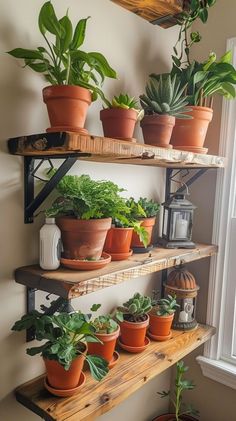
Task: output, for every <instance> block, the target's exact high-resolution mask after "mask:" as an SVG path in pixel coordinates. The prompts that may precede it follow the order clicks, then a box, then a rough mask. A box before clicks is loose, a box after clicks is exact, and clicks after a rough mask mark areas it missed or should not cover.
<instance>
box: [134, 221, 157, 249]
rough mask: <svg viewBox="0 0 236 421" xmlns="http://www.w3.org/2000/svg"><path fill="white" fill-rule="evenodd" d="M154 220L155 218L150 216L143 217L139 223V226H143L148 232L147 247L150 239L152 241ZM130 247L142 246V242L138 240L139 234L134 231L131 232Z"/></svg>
mask: <svg viewBox="0 0 236 421" xmlns="http://www.w3.org/2000/svg"><path fill="white" fill-rule="evenodd" d="M155 222H156V218H155V217H152V218H144V219H143V220H142V223H141V226H142V227H145V230H146V231H147V233H148V244H147V247H148V246H150V244H151V241H152V231H153V227H154V225H155ZM131 247H144V244H143V243H142V242H141V241H140V239H139V236H138V234H136V232H133V235H132V241H131Z"/></svg>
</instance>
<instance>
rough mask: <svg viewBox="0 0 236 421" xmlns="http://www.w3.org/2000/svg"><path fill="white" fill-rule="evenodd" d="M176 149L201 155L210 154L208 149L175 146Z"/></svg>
mask: <svg viewBox="0 0 236 421" xmlns="http://www.w3.org/2000/svg"><path fill="white" fill-rule="evenodd" d="M174 148H175V149H178V150H181V151H186V152H193V153H201V154H206V153H207V152H208V148H201V147H200V146H175V147H174Z"/></svg>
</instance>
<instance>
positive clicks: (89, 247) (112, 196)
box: [46, 172, 126, 261]
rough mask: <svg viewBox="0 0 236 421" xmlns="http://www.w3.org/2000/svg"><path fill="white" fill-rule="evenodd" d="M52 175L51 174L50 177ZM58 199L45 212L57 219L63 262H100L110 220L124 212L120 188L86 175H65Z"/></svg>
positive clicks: (61, 182)
mask: <svg viewBox="0 0 236 421" xmlns="http://www.w3.org/2000/svg"><path fill="white" fill-rule="evenodd" d="M53 173H54V172H52V173H51V174H53ZM56 189H57V193H58V197H57V199H56V200H55V201H54V203H53V204H52V206H51V208H49V209H47V211H46V216H47V217H56V223H57V225H58V227H59V228H60V230H61V233H62V243H63V250H64V251H63V253H64V254H63V256H64V257H65V258H66V259H77V260H85V259H87V260H88V261H89V260H91V259H93V260H99V259H100V258H101V254H102V251H103V246H104V242H105V238H106V235H107V231H108V230H109V228H110V227H111V221H112V219H115V218H117V219H119V218H120V217H122V215H123V211H124V209H126V204H125V199H123V198H122V197H121V196H120V192H121V191H123V189H121V188H119V187H118V186H117V185H116V184H114V183H113V182H111V181H95V180H92V179H91V178H90V177H89V176H88V175H81V176H77V175H66V176H64V177H63V178H62V179H61V181H60V182H59V183H58V185H57V188H56Z"/></svg>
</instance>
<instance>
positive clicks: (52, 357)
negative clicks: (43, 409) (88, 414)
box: [12, 311, 108, 396]
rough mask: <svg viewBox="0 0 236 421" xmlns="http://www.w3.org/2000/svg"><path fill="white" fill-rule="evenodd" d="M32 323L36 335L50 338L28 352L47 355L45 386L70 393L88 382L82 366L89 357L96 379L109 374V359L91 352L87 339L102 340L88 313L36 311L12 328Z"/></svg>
mask: <svg viewBox="0 0 236 421" xmlns="http://www.w3.org/2000/svg"><path fill="white" fill-rule="evenodd" d="M31 327H33V328H34V329H35V337H36V339H37V340H38V341H42V340H46V342H45V343H44V344H43V345H41V346H37V347H32V348H28V349H27V351H26V352H27V354H28V355H31V356H33V355H36V354H40V355H41V356H42V357H43V360H44V363H45V367H46V376H47V377H46V379H45V387H46V388H47V389H49V390H50V391H51V392H52V393H53V394H56V395H59V396H60V395H61V396H63V395H64V396H69V395H71V394H73V393H75V392H76V391H77V390H78V389H79V387H81V386H82V384H84V382H85V375H84V374H83V373H82V369H83V364H84V361H85V360H86V361H87V363H88V365H89V368H90V371H91V374H92V376H93V377H94V378H95V379H96V380H98V381H100V380H102V378H103V377H104V376H105V375H106V374H107V372H108V367H107V362H106V361H105V360H104V359H103V358H101V357H98V356H92V355H87V348H88V347H87V343H88V342H99V339H98V338H97V337H96V334H95V328H94V327H93V325H92V324H91V323H90V322H89V319H88V317H87V316H86V315H84V314H82V313H80V312H75V313H71V314H68V313H59V314H57V315H52V316H48V315H44V314H42V313H40V312H38V311H33V312H32V313H30V314H26V315H24V316H23V317H22V318H21V319H20V320H18V321H17V322H15V324H14V326H13V327H12V330H15V331H22V330H25V329H29V328H31Z"/></svg>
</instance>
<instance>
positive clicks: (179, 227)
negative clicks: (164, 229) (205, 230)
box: [175, 218, 188, 238]
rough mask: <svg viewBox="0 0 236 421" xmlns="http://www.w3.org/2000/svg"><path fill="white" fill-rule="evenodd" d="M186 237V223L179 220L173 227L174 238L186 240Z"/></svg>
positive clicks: (183, 220)
mask: <svg viewBox="0 0 236 421" xmlns="http://www.w3.org/2000/svg"><path fill="white" fill-rule="evenodd" d="M187 235H188V221H187V220H186V219H182V218H179V219H177V221H176V225H175V238H187Z"/></svg>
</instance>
